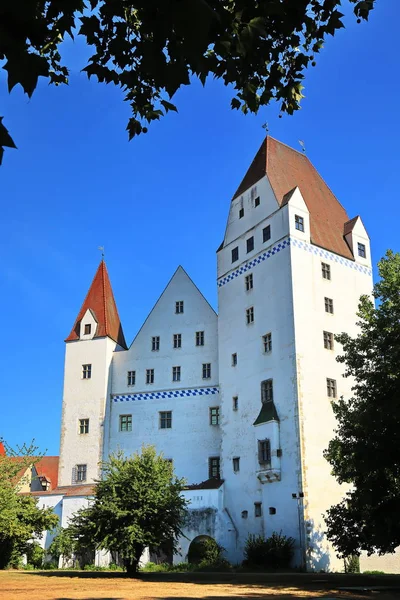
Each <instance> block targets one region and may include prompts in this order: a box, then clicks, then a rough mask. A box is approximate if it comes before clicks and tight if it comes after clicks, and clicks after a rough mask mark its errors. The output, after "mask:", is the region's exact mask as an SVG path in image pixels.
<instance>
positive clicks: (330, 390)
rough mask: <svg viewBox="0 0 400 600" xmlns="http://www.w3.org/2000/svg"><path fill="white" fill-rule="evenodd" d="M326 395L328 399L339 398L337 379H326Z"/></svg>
mask: <svg viewBox="0 0 400 600" xmlns="http://www.w3.org/2000/svg"><path fill="white" fill-rule="evenodd" d="M326 393H327V395H328V398H337V391H336V379H329V378H326Z"/></svg>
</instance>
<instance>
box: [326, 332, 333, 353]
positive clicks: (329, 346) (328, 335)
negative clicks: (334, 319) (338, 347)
mask: <svg viewBox="0 0 400 600" xmlns="http://www.w3.org/2000/svg"><path fill="white" fill-rule="evenodd" d="M324 348H326V349H327V350H333V333H331V332H330V331H324Z"/></svg>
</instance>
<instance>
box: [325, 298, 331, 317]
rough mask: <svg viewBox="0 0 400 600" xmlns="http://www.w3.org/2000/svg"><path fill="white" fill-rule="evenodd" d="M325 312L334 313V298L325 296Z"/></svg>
mask: <svg viewBox="0 0 400 600" xmlns="http://www.w3.org/2000/svg"><path fill="white" fill-rule="evenodd" d="M325 312H327V313H331V315H333V300H332V298H326V297H325Z"/></svg>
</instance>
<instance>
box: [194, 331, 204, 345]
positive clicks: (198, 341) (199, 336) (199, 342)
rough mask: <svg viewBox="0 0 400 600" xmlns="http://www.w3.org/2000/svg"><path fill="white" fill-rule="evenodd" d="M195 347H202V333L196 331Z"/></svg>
mask: <svg viewBox="0 0 400 600" xmlns="http://www.w3.org/2000/svg"><path fill="white" fill-rule="evenodd" d="M196 346H204V331H196Z"/></svg>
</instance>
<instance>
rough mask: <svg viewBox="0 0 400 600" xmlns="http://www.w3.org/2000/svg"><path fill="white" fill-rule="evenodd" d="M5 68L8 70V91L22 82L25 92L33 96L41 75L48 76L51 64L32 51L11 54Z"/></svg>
mask: <svg viewBox="0 0 400 600" xmlns="http://www.w3.org/2000/svg"><path fill="white" fill-rule="evenodd" d="M3 69H5V70H6V71H7V72H8V91H9V92H11V90H12V89H13V87H14V86H16V85H17V84H18V83H20V84H21V85H22V87H23V89H24V92H25V93H26V94H28V96H29V97H31V96H32V94H33V92H34V91H35V88H36V86H37V82H38V78H39V77H40V76H42V77H47V76H48V74H49V65H48V62H47V60H46V58H44V57H43V56H38V55H37V54H33V53H31V52H24V53H20V54H15V55H9V57H8V60H7V62H6V64H5V65H4V67H3Z"/></svg>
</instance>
